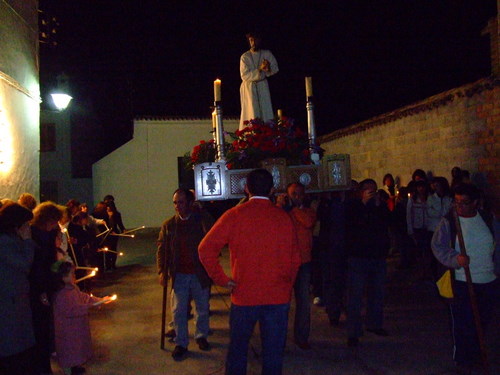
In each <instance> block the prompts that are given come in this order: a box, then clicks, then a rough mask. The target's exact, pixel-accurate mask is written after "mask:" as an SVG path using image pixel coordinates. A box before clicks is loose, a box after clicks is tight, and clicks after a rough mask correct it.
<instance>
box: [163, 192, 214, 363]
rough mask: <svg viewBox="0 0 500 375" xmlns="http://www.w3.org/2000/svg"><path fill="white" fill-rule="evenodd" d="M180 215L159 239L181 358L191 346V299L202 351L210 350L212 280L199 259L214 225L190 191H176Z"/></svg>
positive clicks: (165, 225)
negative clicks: (196, 207) (201, 246)
mask: <svg viewBox="0 0 500 375" xmlns="http://www.w3.org/2000/svg"><path fill="white" fill-rule="evenodd" d="M173 203H174V207H175V211H176V214H175V215H174V216H173V217H171V218H170V219H168V220H167V221H165V222H164V223H163V225H162V227H161V230H160V234H159V237H158V243H157V246H158V251H157V254H156V255H157V266H158V273H159V275H160V283H161V284H162V285H163V286H164V287H166V286H167V281H168V279H169V278H171V279H172V316H173V319H174V329H175V332H176V337H175V339H174V341H175V344H176V346H175V349H174V351H173V352H172V357H173V358H174V359H176V360H178V359H181V358H183V357H184V355H185V354H186V352H187V347H188V342H189V339H188V320H187V315H188V312H187V309H188V305H189V297H190V296H192V298H193V300H194V302H195V305H196V315H197V316H196V332H195V335H194V337H195V339H196V343H197V344H198V346H199V348H200V349H201V350H209V349H210V345H209V344H208V342H207V335H208V331H209V305H208V300H209V296H210V278H209V277H208V275H207V273H206V271H205V269H204V268H203V265H202V264H201V263H200V260H199V257H198V245H199V244H200V242H201V240H202V239H203V237H204V236H205V233H207V232H208V230H209V229H210V228H211V227H212V225H213V219H212V218H211V217H210V215H208V214H205V213H203V212H195V211H194V210H193V203H194V195H193V193H192V192H191V191H190V190H187V189H178V190H176V191H175V192H174V196H173Z"/></svg>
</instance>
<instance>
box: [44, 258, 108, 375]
mask: <svg viewBox="0 0 500 375" xmlns="http://www.w3.org/2000/svg"><path fill="white" fill-rule="evenodd" d="M52 271H53V272H55V273H56V278H57V282H58V287H59V290H58V291H57V292H56V294H55V296H54V303H53V308H54V328H55V344H56V353H57V359H58V362H59V365H60V366H61V367H62V368H63V369H64V373H65V374H66V375H69V374H82V373H84V372H85V369H84V368H83V367H82V365H83V364H84V363H85V362H87V360H88V359H89V358H90V357H91V354H92V341H91V338H90V325H89V313H88V310H89V308H91V307H93V306H96V305H100V304H101V303H107V302H110V301H111V300H112V299H111V297H109V296H107V297H104V298H98V297H93V296H90V295H88V294H87V293H83V292H81V291H80V289H79V288H78V286H77V285H76V280H75V266H74V265H73V264H72V263H71V262H67V261H58V262H56V263H54V264H53V266H52Z"/></svg>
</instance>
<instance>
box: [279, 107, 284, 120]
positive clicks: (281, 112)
mask: <svg viewBox="0 0 500 375" xmlns="http://www.w3.org/2000/svg"><path fill="white" fill-rule="evenodd" d="M282 118H283V110H281V109H278V120H281V119H282Z"/></svg>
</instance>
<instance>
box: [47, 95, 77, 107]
mask: <svg viewBox="0 0 500 375" xmlns="http://www.w3.org/2000/svg"><path fill="white" fill-rule="evenodd" d="M50 96H51V97H52V101H53V102H54V105H55V106H56V108H57V109H58V110H59V111H64V110H65V109H66V108H67V107H68V105H69V102H70V101H71V99H73V97H71V96H69V95H68V94H63V93H54V94H50Z"/></svg>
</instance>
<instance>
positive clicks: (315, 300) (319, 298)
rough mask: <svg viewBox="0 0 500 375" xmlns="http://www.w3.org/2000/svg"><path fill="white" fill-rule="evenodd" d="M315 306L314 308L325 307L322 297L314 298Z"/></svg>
mask: <svg viewBox="0 0 500 375" xmlns="http://www.w3.org/2000/svg"><path fill="white" fill-rule="evenodd" d="M313 305H314V306H323V301H322V300H321V297H314V299H313Z"/></svg>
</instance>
